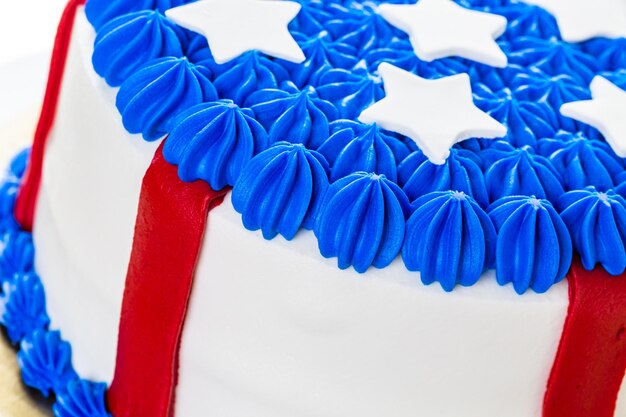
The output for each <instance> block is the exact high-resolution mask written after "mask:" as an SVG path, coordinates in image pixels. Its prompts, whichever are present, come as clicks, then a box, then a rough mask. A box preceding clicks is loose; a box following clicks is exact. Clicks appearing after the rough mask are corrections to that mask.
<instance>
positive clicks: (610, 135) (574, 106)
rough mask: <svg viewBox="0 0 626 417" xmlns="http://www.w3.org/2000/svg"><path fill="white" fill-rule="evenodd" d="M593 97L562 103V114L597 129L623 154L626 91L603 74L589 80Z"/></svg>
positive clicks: (625, 156)
mask: <svg viewBox="0 0 626 417" xmlns="http://www.w3.org/2000/svg"><path fill="white" fill-rule="evenodd" d="M590 89H591V96H592V97H593V99H592V100H583V101H574V102H571V103H565V104H563V105H562V106H561V114H562V115H563V116H567V117H571V118H572V119H575V120H578V121H580V122H583V123H586V124H588V125H591V126H593V127H595V128H596V129H598V130H599V131H600V132H602V134H603V135H604V138H605V139H606V141H607V142H608V144H609V145H611V148H613V150H614V151H615V153H616V154H617V155H618V156H620V157H621V158H626V91H624V90H622V89H621V88H619V87H618V86H616V85H615V84H613V83H612V82H610V81H609V80H607V79H606V78H604V77H600V76H596V77H595V78H594V79H593V81H591V86H590Z"/></svg>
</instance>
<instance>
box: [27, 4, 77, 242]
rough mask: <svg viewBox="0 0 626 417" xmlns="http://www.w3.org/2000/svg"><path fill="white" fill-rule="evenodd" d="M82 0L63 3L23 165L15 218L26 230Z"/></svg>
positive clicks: (29, 221) (31, 217) (37, 193)
mask: <svg viewBox="0 0 626 417" xmlns="http://www.w3.org/2000/svg"><path fill="white" fill-rule="evenodd" d="M83 4H85V0H70V1H69V3H68V4H67V6H66V7H65V11H64V12H63V16H62V17H61V22H60V23H59V28H58V29H57V35H56V39H55V41H54V49H53V50H52V60H51V62H50V72H49V74H48V85H47V87H46V95H45V97H44V101H43V107H42V110H41V115H40V117H39V124H38V125H37V130H36V131H35V139H34V142H33V147H32V150H31V154H30V161H29V163H28V167H27V168H26V173H25V174H24V180H23V181H22V186H21V188H20V191H19V194H18V196H17V201H16V203H15V218H16V219H17V221H18V223H19V224H20V226H22V228H23V229H24V230H26V231H32V230H33V219H34V217H35V207H36V206H37V197H38V195H39V187H40V184H41V173H42V169H43V157H44V153H45V151H46V142H47V141H48V135H49V133H50V130H51V129H52V125H53V124H54V117H55V115H56V110H57V104H58V101H59V93H60V92H61V85H62V84H63V73H64V72H65V63H66V61H67V53H68V50H69V47H70V41H71V39H72V30H73V28H74V18H75V17H76V11H77V10H78V7H79V6H82V5H83Z"/></svg>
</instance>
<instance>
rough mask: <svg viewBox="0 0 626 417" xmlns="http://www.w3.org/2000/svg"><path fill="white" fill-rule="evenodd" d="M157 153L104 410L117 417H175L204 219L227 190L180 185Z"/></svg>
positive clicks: (144, 193)
mask: <svg viewBox="0 0 626 417" xmlns="http://www.w3.org/2000/svg"><path fill="white" fill-rule="evenodd" d="M162 148H163V145H161V147H160V148H159V150H158V151H157V153H156V155H155V157H154V160H153V162H152V164H151V166H150V167H149V168H148V171H147V173H146V175H145V177H144V180H143V185H142V190H141V196H140V200H139V211H138V215H137V223H136V225H135V238H134V242H133V250H132V254H131V260H130V265H129V268H128V275H127V278H126V288H125V290H124V298H123V302H122V316H121V321H120V331H119V340H118V352H117V363H116V368H115V376H114V379H113V384H112V385H111V388H110V390H109V394H108V405H109V408H110V410H111V412H112V413H113V415H114V416H115V417H137V416H145V417H169V416H172V415H173V408H174V407H173V406H174V395H175V388H176V383H177V377H178V355H179V350H180V343H181V336H182V330H183V325H184V322H185V317H186V313H187V306H188V302H189V297H190V294H191V289H192V284H193V278H194V272H195V268H196V263H197V261H198V257H199V254H200V249H201V246H202V241H203V237H204V232H205V229H206V225H207V216H208V213H209V211H210V210H211V209H213V208H215V207H217V206H218V205H219V204H221V203H222V201H223V199H224V196H225V194H226V193H227V190H224V191H220V192H216V191H214V190H212V189H211V188H210V187H209V185H208V184H207V183H205V182H203V181H196V182H194V183H184V182H182V181H181V180H180V179H179V178H178V173H177V170H176V167H175V166H173V165H170V164H169V163H167V162H166V161H165V159H164V158H163V153H162Z"/></svg>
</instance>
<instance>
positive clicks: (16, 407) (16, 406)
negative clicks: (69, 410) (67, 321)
mask: <svg viewBox="0 0 626 417" xmlns="http://www.w3.org/2000/svg"><path fill="white" fill-rule="evenodd" d="M51 416H52V410H51V408H50V401H46V400H45V399H44V398H43V396H41V395H39V394H38V393H36V392H33V391H32V390H29V389H27V388H26V387H25V386H24V385H23V384H22V380H21V378H20V372H19V369H18V366H17V356H16V352H15V350H14V349H13V347H11V346H10V345H9V343H8V341H7V339H6V337H5V336H4V335H0V417H51Z"/></svg>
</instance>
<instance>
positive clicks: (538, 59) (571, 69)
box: [508, 36, 598, 85]
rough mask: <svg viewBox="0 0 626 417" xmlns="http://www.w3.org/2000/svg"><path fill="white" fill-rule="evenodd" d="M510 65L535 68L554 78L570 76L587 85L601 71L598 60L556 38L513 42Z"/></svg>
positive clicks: (535, 38)
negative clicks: (555, 76) (563, 75)
mask: <svg viewBox="0 0 626 417" xmlns="http://www.w3.org/2000/svg"><path fill="white" fill-rule="evenodd" d="M510 48H511V52H510V53H509V54H508V56H509V62H510V63H512V64H518V65H521V66H524V67H534V68H537V69H540V70H542V71H544V72H545V73H546V74H550V75H561V74H567V75H568V76H571V77H573V78H574V79H575V80H576V81H577V82H578V83H580V84H581V85H587V84H588V83H589V82H591V80H592V79H593V77H594V76H595V74H596V73H597V71H598V67H597V64H596V60H595V59H594V57H593V56H591V55H587V54H586V53H584V52H583V51H582V50H580V49H579V48H576V47H575V46H573V45H571V44H568V43H566V42H562V41H560V40H558V39H556V38H551V39H541V38H537V37H534V36H528V37H521V38H517V39H514V40H512V41H511V42H510Z"/></svg>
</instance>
